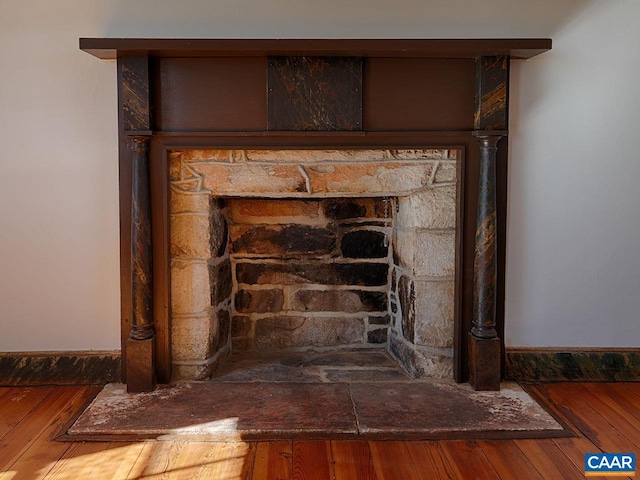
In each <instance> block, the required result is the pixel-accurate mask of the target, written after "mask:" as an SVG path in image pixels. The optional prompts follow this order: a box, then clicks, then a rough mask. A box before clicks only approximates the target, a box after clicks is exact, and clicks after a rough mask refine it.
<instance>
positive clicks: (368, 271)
mask: <svg viewBox="0 0 640 480" xmlns="http://www.w3.org/2000/svg"><path fill="white" fill-rule="evenodd" d="M388 269H389V265H387V264H386V263H326V262H323V261H318V262H300V263H297V262H287V263H243V262H238V263H237V264H236V279H237V281H238V283H247V284H250V285H253V284H263V285H264V284H272V285H298V284H309V283H315V284H321V285H354V286H382V285H386V284H387V281H388V278H387V277H388Z"/></svg>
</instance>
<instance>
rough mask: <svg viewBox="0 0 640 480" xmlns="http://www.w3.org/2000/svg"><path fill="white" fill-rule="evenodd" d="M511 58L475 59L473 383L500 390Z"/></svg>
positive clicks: (479, 387) (471, 336) (470, 334)
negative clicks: (500, 161)
mask: <svg viewBox="0 0 640 480" xmlns="http://www.w3.org/2000/svg"><path fill="white" fill-rule="evenodd" d="M508 77H509V58H508V57H505V56H497V57H480V58H478V59H476V100H475V107H476V109H475V117H474V127H475V132H474V135H475V136H476V138H477V139H478V142H479V144H480V174H479V185H478V209H477V215H476V235H475V248H474V262H473V320H472V324H473V326H472V328H471V331H470V332H469V383H470V384H471V385H472V386H473V387H474V388H475V389H476V390H500V379H501V371H500V365H501V341H500V339H499V338H498V333H497V332H496V288H497V251H498V246H497V236H496V226H497V216H496V211H497V205H496V156H497V151H498V142H499V141H500V139H501V138H502V137H503V136H504V135H506V134H507V125H508V119H507V117H508V103H507V100H508V86H509V82H508Z"/></svg>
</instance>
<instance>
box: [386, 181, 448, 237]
mask: <svg viewBox="0 0 640 480" xmlns="http://www.w3.org/2000/svg"><path fill="white" fill-rule="evenodd" d="M396 222H397V225H398V228H399V229H401V230H407V229H412V228H430V229H448V228H451V229H452V228H455V226H456V187H455V185H451V186H442V187H432V188H427V189H424V190H421V191H420V192H416V193H414V194H413V195H409V196H407V197H400V198H399V199H398V213H397V216H396Z"/></svg>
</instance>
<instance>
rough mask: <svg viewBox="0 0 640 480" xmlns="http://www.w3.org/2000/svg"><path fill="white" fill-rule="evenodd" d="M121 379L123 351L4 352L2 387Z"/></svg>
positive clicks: (0, 373) (0, 366)
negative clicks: (121, 353) (121, 355)
mask: <svg viewBox="0 0 640 480" xmlns="http://www.w3.org/2000/svg"><path fill="white" fill-rule="evenodd" d="M119 381H120V351H119V350H118V351H100V352H97V351H74V352H10V353H0V386H27V385H29V386H33V385H96V384H106V383H109V382H119Z"/></svg>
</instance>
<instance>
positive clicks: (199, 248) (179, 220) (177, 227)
mask: <svg viewBox="0 0 640 480" xmlns="http://www.w3.org/2000/svg"><path fill="white" fill-rule="evenodd" d="M170 224H171V228H170V231H171V256H172V257H174V258H185V259H205V260H206V259H208V258H210V257H211V235H210V230H209V227H210V219H209V214H208V213H207V214H180V215H171V221H170Z"/></svg>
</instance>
